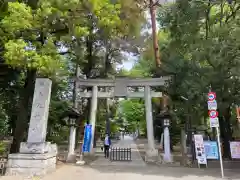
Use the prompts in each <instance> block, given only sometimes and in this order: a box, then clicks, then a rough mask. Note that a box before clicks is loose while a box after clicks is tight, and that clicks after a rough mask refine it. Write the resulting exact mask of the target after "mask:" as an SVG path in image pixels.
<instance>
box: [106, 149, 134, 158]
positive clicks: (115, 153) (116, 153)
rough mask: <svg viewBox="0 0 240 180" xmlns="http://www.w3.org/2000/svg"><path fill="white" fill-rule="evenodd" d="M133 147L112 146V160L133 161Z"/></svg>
mask: <svg viewBox="0 0 240 180" xmlns="http://www.w3.org/2000/svg"><path fill="white" fill-rule="evenodd" d="M131 160H132V151H131V148H120V147H112V148H111V149H110V161H131Z"/></svg>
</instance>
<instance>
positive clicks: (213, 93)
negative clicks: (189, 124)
mask: <svg viewBox="0 0 240 180" xmlns="http://www.w3.org/2000/svg"><path fill="white" fill-rule="evenodd" d="M215 99H216V93H215V92H209V93H208V100H209V101H214V100H215Z"/></svg>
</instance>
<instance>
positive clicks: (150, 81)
mask: <svg viewBox="0 0 240 180" xmlns="http://www.w3.org/2000/svg"><path fill="white" fill-rule="evenodd" d="M168 79H169V77H161V78H144V79H131V78H116V79H80V78H76V80H75V81H76V85H77V87H78V88H77V100H78V101H79V100H80V99H81V98H91V110H90V117H89V118H90V119H89V120H90V124H91V125H92V137H93V138H92V140H91V152H93V142H94V133H95V124H96V113H97V102H98V98H114V97H121V98H122V97H127V98H144V100H145V111H146V121H147V137H148V149H147V152H146V158H147V159H149V160H150V159H152V158H153V157H156V156H157V155H158V152H157V150H156V149H155V143H154V133H153V118H152V102H151V99H152V98H153V97H162V92H154V91H151V87H159V86H163V85H164V84H165V81H166V80H168ZM86 87H92V91H86V90H85V91H84V92H80V89H86ZM102 87H114V91H110V92H100V91H99V88H102ZM128 87H144V92H129V91H128Z"/></svg>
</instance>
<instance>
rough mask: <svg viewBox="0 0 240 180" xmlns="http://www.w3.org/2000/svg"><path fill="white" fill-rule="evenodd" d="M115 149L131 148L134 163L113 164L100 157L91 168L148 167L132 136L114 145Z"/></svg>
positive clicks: (119, 162)
mask: <svg viewBox="0 0 240 180" xmlns="http://www.w3.org/2000/svg"><path fill="white" fill-rule="evenodd" d="M113 147H121V148H131V149H132V161H129V162H127V161H125V162H121V161H117V162H116V161H115V162H111V161H109V160H108V159H106V158H104V157H103V156H100V157H98V159H97V160H96V161H94V162H92V163H91V166H99V165H101V166H111V165H115V166H143V167H144V166H146V164H145V162H144V161H143V160H142V157H141V155H140V153H139V151H138V149H137V145H136V143H135V142H134V141H133V138H132V137H130V136H125V138H124V139H123V140H119V141H118V142H117V143H115V144H113Z"/></svg>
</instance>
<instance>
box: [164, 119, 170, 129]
mask: <svg viewBox="0 0 240 180" xmlns="http://www.w3.org/2000/svg"><path fill="white" fill-rule="evenodd" d="M163 126H164V127H169V126H170V119H168V118H167V119H164V120H163Z"/></svg>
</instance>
